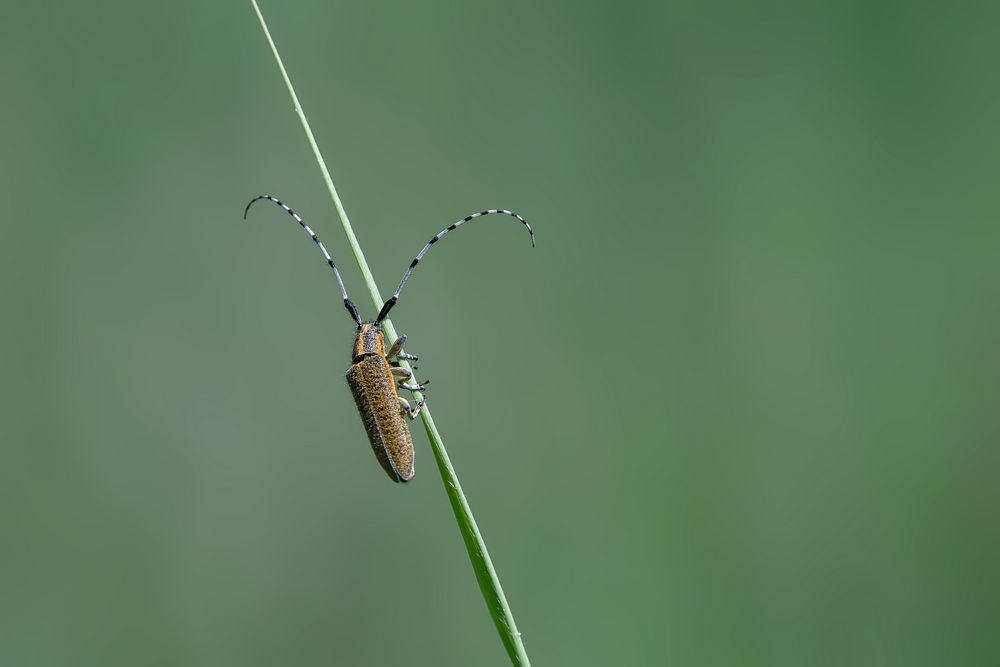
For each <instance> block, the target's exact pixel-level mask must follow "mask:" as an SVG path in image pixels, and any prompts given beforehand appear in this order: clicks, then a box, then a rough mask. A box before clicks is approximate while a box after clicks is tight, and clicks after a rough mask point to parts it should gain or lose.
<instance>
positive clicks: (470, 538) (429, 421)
mask: <svg viewBox="0 0 1000 667" xmlns="http://www.w3.org/2000/svg"><path fill="white" fill-rule="evenodd" d="M250 1H251V3H252V4H253V8H254V11H255V12H257V18H258V19H260V26H261V28H263V30H264V36H265V37H267V42H268V44H270V46H271V52H272V53H273V54H274V59H275V61H276V62H277V63H278V69H279V70H281V76H282V78H283V79H284V80H285V86H287V88H288V94H289V95H290V96H291V98H292V102H293V103H294V105H295V113H296V114H298V117H299V120H300V121H301V122H302V129H303V130H305V133H306V139H308V140H309V145H310V147H312V150H313V154H314V155H315V156H316V162H317V164H318V165H319V169H320V172H321V173H322V174H323V181H324V182H325V183H326V188H327V190H329V192H330V197H331V198H332V199H333V205H334V207H335V208H336V209H337V215H338V216H339V217H340V223H341V225H342V226H343V228H344V233H345V234H347V240H348V242H349V243H350V246H351V251H352V252H353V253H354V259H355V260H357V262H358V267H359V268H360V269H361V274H362V276H364V279H365V285H366V286H367V287H368V293H369V294H370V295H371V298H372V302H373V303H374V304H375V308H376V310H378V309H380V308H381V307H382V304H383V301H382V296H381V295H380V294H379V291H378V286H377V285H376V284H375V277H374V276H373V275H372V272H371V269H369V268H368V262H366V261H365V254H364V253H363V252H362V251H361V246H360V245H359V244H358V239H357V237H356V236H355V235H354V229H353V228H352V227H351V222H350V220H349V219H348V217H347V211H346V210H345V209H344V204H343V203H342V202H341V201H340V195H339V194H337V188H336V187H335V186H334V184H333V178H331V176H330V170H329V169H327V167H326V161H325V160H323V155H322V153H320V150H319V145H318V144H317V143H316V138H315V137H314V136H313V132H312V128H310V127H309V121H308V120H307V119H306V114H305V111H303V109H302V105H301V104H300V103H299V98H298V96H297V95H296V94H295V88H293V87H292V80H291V79H290V78H289V76H288V72H287V71H286V70H285V65H284V63H283V62H282V61H281V56H280V55H279V54H278V47H277V46H275V44H274V40H273V39H272V38H271V32H270V31H269V30H268V28H267V23H266V22H265V21H264V15H263V14H261V12H260V7H258V6H257V0H250ZM382 328H383V330H384V331H385V334H386V337H387V338H388V342H389V343H390V344H391V343H392V341H394V340H396V338H397V335H396V329H395V327H393V325H392V322H391V321H389V320H388V319H386V320H385V321H384V322H383V323H382ZM401 363H402V365H404V366H405V367H407V368H410V366H409V364H408V363H407V362H405V361H403V362H401ZM411 370H412V369H411ZM415 393H416V396H417V398H418V400H419V399H420V398H422V396H420V394H419V392H415ZM420 417H421V418H422V419H423V422H424V429H425V430H426V431H427V437H428V439H429V440H430V443H431V449H432V450H433V451H434V459H435V460H436V461H437V466H438V471H439V472H440V473H441V480H442V482H444V488H445V491H446V492H447V493H448V501H449V502H450V503H451V508H452V511H454V513H455V520H456V521H457V522H458V528H459V531H460V532H461V534H462V540H463V541H464V542H465V548H466V550H467V551H468V552H469V560H470V561H472V569H473V571H474V572H475V573H476V581H477V582H478V583H479V590H480V591H482V594H483V599H484V600H485V601H486V607H487V609H489V612H490V616H491V617H492V618H493V623H494V624H495V625H496V628H497V632H498V633H499V634H500V639H501V641H503V644H504V647H505V648H506V649H507V654H508V655H509V656H510V660H511V662H512V663H513V664H514V665H517V666H528V665H530V664H531V663H530V662H529V660H528V654H527V653H526V652H525V650H524V644H523V642H522V641H521V633H520V632H518V631H517V625H516V624H515V623H514V616H513V614H511V611H510V605H508V604H507V598H506V597H505V596H504V593H503V588H501V586H500V579H499V578H498V577H497V573H496V569H495V568H494V567H493V561H492V560H490V554H489V551H487V549H486V542H485V541H484V540H483V535H482V533H481V532H480V531H479V526H478V525H476V519H475V517H474V516H473V515H472V509H471V508H470V507H469V501H468V500H467V499H466V497H465V493H464V492H463V491H462V485H461V484H460V483H459V481H458V475H456V474H455V469H454V467H452V465H451V459H449V458H448V451H447V450H446V449H445V447H444V442H443V441H442V439H441V434H440V433H439V432H438V430H437V426H436V425H435V424H434V418H433V417H432V416H431V411H430V409H429V408H428V407H427V406H426V405H425V406H424V409H423V410H421V412H420Z"/></svg>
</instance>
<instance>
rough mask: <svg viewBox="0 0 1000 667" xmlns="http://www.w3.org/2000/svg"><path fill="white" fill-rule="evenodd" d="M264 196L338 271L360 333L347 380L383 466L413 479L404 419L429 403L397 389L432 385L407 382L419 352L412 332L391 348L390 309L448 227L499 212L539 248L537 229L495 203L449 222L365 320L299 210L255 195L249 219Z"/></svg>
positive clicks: (399, 477)
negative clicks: (410, 343) (386, 325)
mask: <svg viewBox="0 0 1000 667" xmlns="http://www.w3.org/2000/svg"><path fill="white" fill-rule="evenodd" d="M259 199H267V200H268V201H272V202H274V203H275V204H277V205H278V206H280V207H281V208H283V209H285V212H286V213H288V215H290V216H292V218H294V219H295V222H297V223H299V225H300V226H301V227H302V229H304V230H306V234H308V235H309V238H311V239H312V240H313V242H314V243H315V244H316V245H317V246H319V249H320V251H321V252H322V253H323V257H324V258H325V259H326V263H327V264H329V265H330V268H331V269H333V276H334V277H335V278H336V279H337V287H339V288H340V296H341V297H342V298H343V299H344V306H345V307H346V308H347V312H349V313H350V314H351V318H352V319H353V320H354V322H355V323H356V324H357V325H358V330H357V334H356V335H355V338H354V353H353V355H352V357H351V367H350V368H349V369H348V370H347V384H348V385H350V387H351V393H352V394H354V401H355V403H357V406H358V412H359V413H360V414H361V421H362V422H363V423H364V425H365V431H367V432H368V440H369V441H370V442H371V445H372V450H373V451H374V452H375V457H376V458H377V459H378V462H379V463H381V464H382V468H383V469H384V470H385V472H386V473H387V474H388V475H389V478H390V479H391V480H392V481H394V482H408V481H410V480H411V479H413V438H411V437H410V430H409V428H407V426H406V422H405V421H403V415H406V416H407V417H409V418H410V419H414V418H416V416H417V415H418V414H419V413H420V409H421V408H422V407H423V406H424V401H423V400H422V399H421V400H420V401H419V402H418V403H417V404H416V406H415V407H410V402H409V401H407V400H406V399H405V398H403V397H402V396H399V395H398V394H397V393H396V386H397V382H398V386H399V387H401V388H403V389H406V390H408V391H420V392H422V391H424V390H425V389H426V388H427V383H428V382H430V380H426V381H424V382H423V383H422V384H421V383H415V384H414V383H410V382H407V380H411V379H412V378H413V372H412V371H410V370H408V369H406V368H402V367H401V366H400V365H399V361H398V360H400V359H406V360H411V361H416V359H417V357H415V356H413V355H412V354H407V353H406V352H404V351H403V343H405V342H406V336H400V337H399V338H397V339H396V341H395V342H394V343H393V344H392V346H391V347H390V348H389V349H388V350H386V349H385V334H384V333H382V321H383V320H385V318H386V316H387V315H388V314H389V311H390V310H392V307H393V306H395V305H396V301H398V300H399V293H400V291H401V290H402V289H403V285H405V284H406V281H407V279H408V278H409V277H410V274H411V273H412V272H413V269H414V268H415V267H416V266H417V264H418V263H419V262H420V260H421V259H423V258H424V255H426V254H427V251H428V250H430V249H431V246H432V245H434V244H435V243H437V242H438V241H440V240H441V237H443V236H444V235H445V234H447V233H448V232H450V231H452V230H454V229H456V228H457V227H460V226H462V225H464V224H465V223H467V222H469V221H470V220H475V219H476V218H480V217H482V216H484V215H493V214H498V213H499V214H503V215H509V216H511V217H514V218H517V219H518V220H520V221H521V223H522V224H523V225H524V226H525V227H526V228H527V229H528V234H530V235H531V247H532V248H534V247H535V233H534V232H533V231H531V225H529V224H528V221H527V220H525V219H524V218H522V217H521V216H519V215H518V214H517V213H514V212H513V211H508V210H505V209H502V208H493V209H488V210H485V211H479V212H478V213H472V214H471V215H467V216H465V217H464V218H462V219H461V220H459V221H457V222H455V223H452V224H451V225H448V226H447V227H445V228H444V229H442V230H441V231H440V232H438V233H437V234H435V235H434V238H432V239H431V240H430V241H428V242H427V245H425V246H424V248H423V250H421V251H420V252H419V253H417V256H416V257H414V258H413V261H412V262H410V265H409V266H408V267H407V268H406V271H405V272H404V273H403V278H402V279H401V280H400V281H399V285H398V286H397V287H396V291H395V292H393V293H392V296H391V297H389V300H388V301H386V302H385V303H384V304H383V305H382V309H381V310H380V311H379V313H378V316H377V317H376V318H375V320H374V321H372V322H364V321H362V319H361V316H360V315H358V309H357V308H355V307H354V304H353V303H351V300H350V298H348V296H347V290H346V289H345V288H344V281H343V280H341V278H340V272H339V271H337V266H336V265H335V264H334V263H333V258H332V257H330V253H329V252H327V250H326V246H324V245H323V243H322V242H321V241H320V240H319V238H318V237H317V236H316V233H315V232H313V230H312V228H310V227H309V225H307V224H306V223H305V221H303V220H302V218H300V217H299V216H298V214H297V213H295V211H293V210H292V209H290V208H288V206H286V205H285V204H284V203H282V202H281V201H279V200H277V199H275V198H274V197H272V196H271V195H260V196H258V197H254V198H253V199H251V200H250V203H249V204H247V207H246V210H244V211H243V219H244V220H246V217H247V213H249V211H250V207H251V206H253V204H254V202H256V201H257V200H259Z"/></svg>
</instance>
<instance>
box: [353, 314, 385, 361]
mask: <svg viewBox="0 0 1000 667" xmlns="http://www.w3.org/2000/svg"><path fill="white" fill-rule="evenodd" d="M369 354H378V355H381V356H383V357H384V356H385V336H384V335H383V334H382V327H380V326H378V325H377V324H372V323H371V322H366V323H364V324H362V325H361V328H359V329H358V335H357V337H355V339H354V361H357V360H359V359H361V358H362V357H365V356H367V355H369Z"/></svg>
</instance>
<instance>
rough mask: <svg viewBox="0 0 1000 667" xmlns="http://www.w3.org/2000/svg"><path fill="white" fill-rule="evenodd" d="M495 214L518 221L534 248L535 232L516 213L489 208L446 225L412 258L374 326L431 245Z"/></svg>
mask: <svg viewBox="0 0 1000 667" xmlns="http://www.w3.org/2000/svg"><path fill="white" fill-rule="evenodd" d="M497 213H499V214H501V215H509V216H510V217H512V218H516V219H517V220H520V221H521V224H522V225H524V226H525V227H526V228H527V229H528V233H529V234H531V247H532V248H534V247H535V232H533V231H531V225H529V224H528V221H527V220H525V219H524V218H522V217H521V216H519V215H518V214H517V213H514V211H508V210H507V209H505V208H490V209H487V210H485V211H479V212H478V213H471V214H469V215H467V216H465V217H464V218H462V219H461V220H459V221H457V222H453V223H452V224H450V225H448V226H447V227H445V228H444V229H442V230H441V231H440V232H438V233H437V234H435V235H434V238H432V239H431V240H430V241H428V242H427V245H425V246H424V249H423V250H421V251H420V252H419V253H417V256H416V257H414V258H413V261H412V262H410V265H409V266H408V267H407V268H406V273H404V274H403V279H402V280H400V281H399V286H398V287H397V288H396V291H395V292H393V294H392V296H391V297H389V300H388V301H386V302H385V303H384V304H382V310H380V311H379V313H378V317H376V318H375V324H379V323H380V322H381V321H382V320H384V319H385V318H386V316H387V315H388V314H389V311H390V310H392V307H393V306H395V305H396V301H397V300H398V299H399V293H400V291H402V289H403V285H405V284H406V280H407V278H409V277H410V274H411V273H412V272H413V268H414V267H415V266H416V265H417V264H418V263H419V262H420V260H422V259H423V258H424V255H426V254H427V251H428V250H430V249H431V246H432V245H434V244H435V243H437V242H438V241H440V240H441V237H442V236H444V235H445V234H447V233H448V232H450V231H452V230H454V229H455V228H456V227H461V226H462V225H464V224H465V223H467V222H469V221H470V220H475V219H476V218H481V217H483V216H484V215H494V214H497Z"/></svg>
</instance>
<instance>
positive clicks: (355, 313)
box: [243, 195, 361, 327]
mask: <svg viewBox="0 0 1000 667" xmlns="http://www.w3.org/2000/svg"><path fill="white" fill-rule="evenodd" d="M258 199H267V200H268V201H273V202H274V203H275V204H277V205H278V206H280V207H281V208H283V209H285V212H287V213H288V215H290V216H292V217H293V218H295V222H297V223H299V225H301V227H302V229H304V230H306V234H308V235H309V238H311V239H312V240H313V242H314V243H315V244H316V245H318V246H319V249H320V250H321V251H322V252H323V257H325V258H326V263H327V264H329V265H330V268H331V269H333V275H334V277H335V278H336V279H337V286H338V287H340V296H341V297H343V299H344V307H345V308H347V312H349V313H350V314H351V318H352V319H353V320H354V321H355V322H356V323H357V325H358V326H359V327H360V326H361V316H360V315H358V309H357V308H355V307H354V304H353V303H351V300H350V298H348V296H347V290H346V289H344V281H343V280H342V279H341V278H340V271H338V270H337V265H336V264H334V263H333V258H332V257H330V253H328V252H327V251H326V246H324V245H323V242H322V241H320V240H319V237H318V236H316V232H314V231H313V230H312V228H310V227H309V225H307V224H306V223H305V221H304V220H302V218H300V217H299V215H298V213H296V212H295V211H293V210H292V209H290V208H288V206H286V205H285V204H284V203H283V202H281V201H279V200H278V199H275V198H274V197H272V196H271V195H260V196H257V197H254V198H253V199H251V200H250V203H249V204H247V207H246V210H244V211H243V219H244V220H246V219H247V213H249V212H250V207H251V206H253V203H254V202H255V201H257V200H258Z"/></svg>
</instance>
